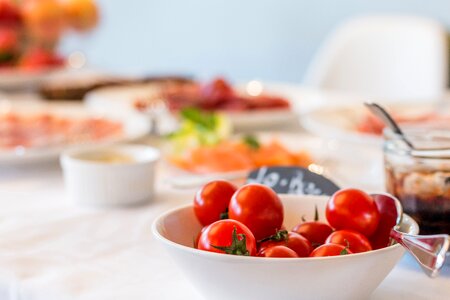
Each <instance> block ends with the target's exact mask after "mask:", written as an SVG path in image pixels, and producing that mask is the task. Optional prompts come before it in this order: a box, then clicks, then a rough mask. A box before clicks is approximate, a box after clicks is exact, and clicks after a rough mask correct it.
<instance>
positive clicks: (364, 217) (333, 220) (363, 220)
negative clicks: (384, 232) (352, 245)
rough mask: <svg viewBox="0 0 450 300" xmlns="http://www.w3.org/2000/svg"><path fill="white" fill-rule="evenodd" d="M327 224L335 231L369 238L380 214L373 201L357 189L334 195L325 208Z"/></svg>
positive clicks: (345, 190) (375, 227)
mask: <svg viewBox="0 0 450 300" xmlns="http://www.w3.org/2000/svg"><path fill="white" fill-rule="evenodd" d="M326 217H327V220H328V223H330V225H331V226H332V227H334V228H336V229H350V230H355V231H358V232H359V233H362V234H364V235H365V236H367V237H370V236H371V235H372V234H373V233H374V232H375V230H376V229H377V226H378V222H379V219H380V214H379V212H378V209H377V206H376V204H375V201H374V200H373V199H372V198H371V197H370V196H369V195H368V194H367V193H365V192H363V191H361V190H357V189H343V190H340V191H337V192H336V193H334V195H333V196H332V197H331V198H330V200H329V201H328V203H327V207H326Z"/></svg>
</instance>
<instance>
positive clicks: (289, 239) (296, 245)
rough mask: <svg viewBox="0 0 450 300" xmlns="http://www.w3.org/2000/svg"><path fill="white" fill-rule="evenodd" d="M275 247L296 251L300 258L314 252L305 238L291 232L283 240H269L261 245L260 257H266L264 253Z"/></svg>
mask: <svg viewBox="0 0 450 300" xmlns="http://www.w3.org/2000/svg"><path fill="white" fill-rule="evenodd" d="M273 246H286V247H288V248H290V249H292V250H294V251H295V253H297V256H298V257H307V256H309V254H310V253H311V251H312V250H313V247H312V246H311V243H310V242H309V241H308V240H307V239H306V238H305V237H303V236H301V235H300V234H298V233H295V232H292V231H291V232H288V233H287V236H286V238H285V239H283V240H280V241H274V240H268V241H265V242H263V243H261V245H260V246H259V252H258V256H264V252H265V251H266V250H267V249H269V248H270V247H273Z"/></svg>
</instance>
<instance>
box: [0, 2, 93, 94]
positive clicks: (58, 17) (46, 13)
mask: <svg viewBox="0 0 450 300" xmlns="http://www.w3.org/2000/svg"><path fill="white" fill-rule="evenodd" d="M98 20H99V14H98V8H97V6H96V4H95V2H94V1H93V0H17V1H15V0H0V86H1V87H2V88H17V87H21V86H23V85H29V84H35V83H37V82H39V81H40V80H42V79H43V76H44V75H46V74H48V73H49V72H52V71H54V70H60V69H62V68H64V67H65V65H66V59H65V58H64V57H63V56H62V55H61V54H59V53H58V51H57V48H58V44H59V41H60V40H61V38H62V37H63V36H64V35H66V34H68V33H70V32H78V33H82V32H87V31H90V30H92V29H93V28H94V27H95V26H96V25H97V23H98Z"/></svg>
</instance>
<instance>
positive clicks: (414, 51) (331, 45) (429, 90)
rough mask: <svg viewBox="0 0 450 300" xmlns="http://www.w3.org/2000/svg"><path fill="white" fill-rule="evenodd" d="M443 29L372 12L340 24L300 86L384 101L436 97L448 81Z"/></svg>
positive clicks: (426, 21)
mask: <svg viewBox="0 0 450 300" xmlns="http://www.w3.org/2000/svg"><path fill="white" fill-rule="evenodd" d="M448 51H449V50H448V46H447V34H446V31H445V29H444V28H443V27H442V26H441V25H440V24H439V23H437V22H435V21H432V20H429V19H426V18H421V17H415V16H393V15H372V16H365V17H358V18H355V19H352V20H350V21H348V22H346V23H344V24H343V25H342V26H340V27H338V28H337V29H336V31H335V32H334V33H332V34H331V36H330V37H329V38H328V39H327V40H326V42H325V43H324V45H323V47H322V48H321V49H320V51H319V52H318V54H317V55H316V57H315V59H314V60H313V61H312V63H311V65H310V68H309V70H308V72H307V73H306V77H305V80H304V84H305V85H307V86H311V87H314V88H321V89H326V90H336V91H340V92H346V93H356V94H359V95H362V96H364V97H371V98H378V99H383V100H396V101H402V100H422V99H426V100H429V99H436V98H438V97H441V96H442V94H444V92H445V90H446V87H447V83H448V81H447V80H448V63H447V59H448V58H447V57H448Z"/></svg>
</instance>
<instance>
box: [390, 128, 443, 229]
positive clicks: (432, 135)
mask: <svg viewBox="0 0 450 300" xmlns="http://www.w3.org/2000/svg"><path fill="white" fill-rule="evenodd" d="M404 132H405V135H406V136H407V137H408V140H410V141H411V142H412V144H413V145H414V150H413V149H410V147H408V145H407V144H406V143H405V142H404V141H403V140H402V138H401V137H400V136H399V135H396V134H394V133H393V132H392V131H391V130H388V129H386V130H385V131H384V137H385V142H384V165H385V175H386V189H387V191H388V192H389V193H391V194H393V195H395V196H396V197H397V198H398V199H399V200H400V201H401V203H402V205H403V210H404V212H405V213H407V214H408V215H410V216H412V217H413V218H414V219H415V220H416V221H417V222H418V223H419V226H420V233H421V234H436V233H447V234H450V128H449V129H433V128H421V129H418V128H416V129H414V128H410V129H407V130H404Z"/></svg>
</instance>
